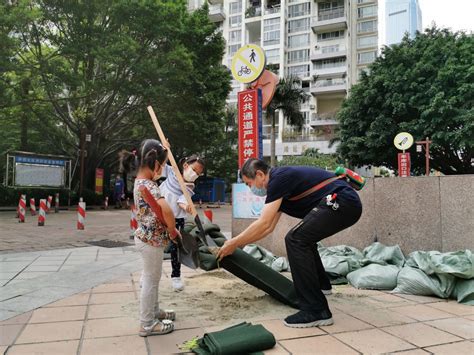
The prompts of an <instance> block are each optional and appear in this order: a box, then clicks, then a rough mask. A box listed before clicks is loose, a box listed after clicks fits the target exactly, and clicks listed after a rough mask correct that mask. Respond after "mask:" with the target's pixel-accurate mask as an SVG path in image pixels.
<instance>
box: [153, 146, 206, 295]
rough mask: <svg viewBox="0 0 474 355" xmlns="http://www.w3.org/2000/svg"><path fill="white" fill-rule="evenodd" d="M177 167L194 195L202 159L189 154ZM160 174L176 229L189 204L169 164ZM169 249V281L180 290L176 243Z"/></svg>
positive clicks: (188, 209)
mask: <svg viewBox="0 0 474 355" xmlns="http://www.w3.org/2000/svg"><path fill="white" fill-rule="evenodd" d="M178 167H179V170H180V172H181V174H183V179H184V181H185V182H186V186H187V188H188V192H189V194H190V195H191V196H192V195H194V192H193V189H194V182H195V181H196V179H197V178H198V177H199V176H201V175H202V173H203V172H204V168H205V164H204V161H203V160H202V159H201V158H199V157H198V156H197V155H191V156H190V157H187V158H183V159H181V160H180V161H179V162H178ZM161 175H162V176H163V177H166V180H165V181H163V183H162V184H161V185H160V192H161V193H162V195H163V196H164V197H165V200H166V202H168V204H169V205H170V207H171V209H172V210H173V213H174V215H175V220H176V229H178V230H181V229H182V228H184V222H185V218H186V212H187V213H191V206H188V203H187V201H186V198H185V197H184V194H183V192H182V191H181V187H180V186H179V182H178V179H177V178H176V175H175V173H174V171H173V169H172V168H171V166H169V165H166V166H165V168H164V169H163V172H162V174H161ZM169 250H170V254H171V267H172V271H171V281H172V284H173V289H174V290H175V291H182V290H183V289H184V284H183V282H182V280H181V264H180V262H179V260H178V248H177V246H176V244H173V245H171V247H170V249H169Z"/></svg>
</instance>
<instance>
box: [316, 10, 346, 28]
mask: <svg viewBox="0 0 474 355" xmlns="http://www.w3.org/2000/svg"><path fill="white" fill-rule="evenodd" d="M346 28H347V18H346V15H345V13H344V7H341V8H339V9H334V10H331V11H321V12H319V13H318V16H315V17H313V18H312V20H311V29H312V30H313V32H314V33H317V32H322V31H332V30H339V29H346Z"/></svg>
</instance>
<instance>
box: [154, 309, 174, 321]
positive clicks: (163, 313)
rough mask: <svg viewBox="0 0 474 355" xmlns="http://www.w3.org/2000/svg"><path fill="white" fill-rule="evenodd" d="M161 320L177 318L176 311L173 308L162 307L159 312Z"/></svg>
mask: <svg viewBox="0 0 474 355" xmlns="http://www.w3.org/2000/svg"><path fill="white" fill-rule="evenodd" d="M157 318H158V319H159V320H165V319H167V320H175V319H176V312H175V311H173V310H172V309H160V311H159V313H158V317H157Z"/></svg>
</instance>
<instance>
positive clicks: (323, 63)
mask: <svg viewBox="0 0 474 355" xmlns="http://www.w3.org/2000/svg"><path fill="white" fill-rule="evenodd" d="M345 65H346V59H345V58H334V59H325V60H318V61H317V62H316V63H314V69H328V68H338V67H343V66H345Z"/></svg>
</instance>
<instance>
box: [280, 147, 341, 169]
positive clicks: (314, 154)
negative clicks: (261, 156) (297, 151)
mask: <svg viewBox="0 0 474 355" xmlns="http://www.w3.org/2000/svg"><path fill="white" fill-rule="evenodd" d="M341 163H342V162H340V161H339V159H338V157H337V156H336V155H335V154H322V153H319V151H318V150H317V149H315V148H309V149H306V150H305V151H304V152H303V154H302V155H301V156H286V157H284V158H283V159H282V160H280V161H279V162H278V166H313V167H318V168H322V169H326V170H336V168H337V167H338V166H339V165H341Z"/></svg>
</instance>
